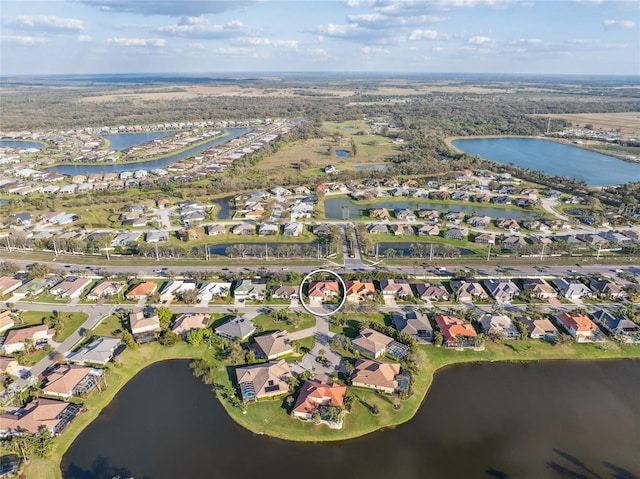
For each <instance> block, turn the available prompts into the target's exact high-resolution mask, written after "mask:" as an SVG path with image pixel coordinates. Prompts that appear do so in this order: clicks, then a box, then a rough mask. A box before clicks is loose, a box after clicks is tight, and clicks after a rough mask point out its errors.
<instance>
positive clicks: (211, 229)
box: [207, 224, 227, 236]
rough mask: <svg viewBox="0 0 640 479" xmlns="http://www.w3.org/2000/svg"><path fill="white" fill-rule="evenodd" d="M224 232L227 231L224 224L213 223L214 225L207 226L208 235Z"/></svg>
mask: <svg viewBox="0 0 640 479" xmlns="http://www.w3.org/2000/svg"><path fill="white" fill-rule="evenodd" d="M226 233H227V229H226V227H225V226H224V225H221V224H215V225H209V226H207V234H208V235H209V236H217V235H223V234H226Z"/></svg>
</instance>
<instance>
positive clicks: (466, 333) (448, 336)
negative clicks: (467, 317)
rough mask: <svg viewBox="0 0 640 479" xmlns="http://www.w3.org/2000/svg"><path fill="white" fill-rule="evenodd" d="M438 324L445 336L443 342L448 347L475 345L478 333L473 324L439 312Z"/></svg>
mask: <svg viewBox="0 0 640 479" xmlns="http://www.w3.org/2000/svg"><path fill="white" fill-rule="evenodd" d="M435 321H436V324H437V325H438V328H440V331H441V332H442V336H443V344H444V345H445V346H446V347H448V348H452V347H453V348H460V347H469V346H472V347H475V346H476V341H475V339H476V337H477V336H478V335H477V334H476V331H475V329H473V326H471V324H469V323H467V322H465V321H463V320H462V319H459V318H456V317H455V316H443V315H440V314H437V315H436V317H435Z"/></svg>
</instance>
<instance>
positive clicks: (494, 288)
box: [482, 279, 520, 303]
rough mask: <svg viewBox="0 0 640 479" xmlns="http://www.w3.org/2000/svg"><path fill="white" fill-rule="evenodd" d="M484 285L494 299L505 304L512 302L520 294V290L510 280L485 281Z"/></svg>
mask: <svg viewBox="0 0 640 479" xmlns="http://www.w3.org/2000/svg"><path fill="white" fill-rule="evenodd" d="M482 284H483V285H484V287H485V288H486V290H487V291H488V292H489V294H490V295H491V297H492V298H493V299H495V300H496V301H500V302H503V303H505V302H509V301H511V300H512V299H513V297H514V296H518V295H519V294H520V288H518V287H517V286H516V285H515V283H514V282H513V281H511V280H510V279H509V280H504V279H485V280H484V281H483V282H482Z"/></svg>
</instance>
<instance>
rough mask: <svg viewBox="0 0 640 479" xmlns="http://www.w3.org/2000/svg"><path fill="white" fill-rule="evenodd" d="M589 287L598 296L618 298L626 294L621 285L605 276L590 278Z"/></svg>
mask: <svg viewBox="0 0 640 479" xmlns="http://www.w3.org/2000/svg"><path fill="white" fill-rule="evenodd" d="M589 287H590V288H591V291H593V292H594V293H595V294H596V295H597V296H598V297H600V298H607V299H619V298H622V297H624V296H626V292H625V290H624V289H622V287H621V286H619V285H617V284H616V283H614V282H613V281H611V280H609V279H606V278H597V279H596V278H592V279H591V280H590V281H589Z"/></svg>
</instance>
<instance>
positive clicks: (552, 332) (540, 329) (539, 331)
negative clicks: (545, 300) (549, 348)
mask: <svg viewBox="0 0 640 479" xmlns="http://www.w3.org/2000/svg"><path fill="white" fill-rule="evenodd" d="M518 319H519V320H520V321H521V322H522V323H523V324H524V325H525V326H526V327H527V331H528V333H529V337H530V338H531V339H543V340H545V341H555V340H556V338H557V337H558V328H556V327H555V326H554V325H553V323H552V322H551V321H549V320H548V319H547V318H540V319H532V318H530V317H528V316H522V317H520V318H518Z"/></svg>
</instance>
